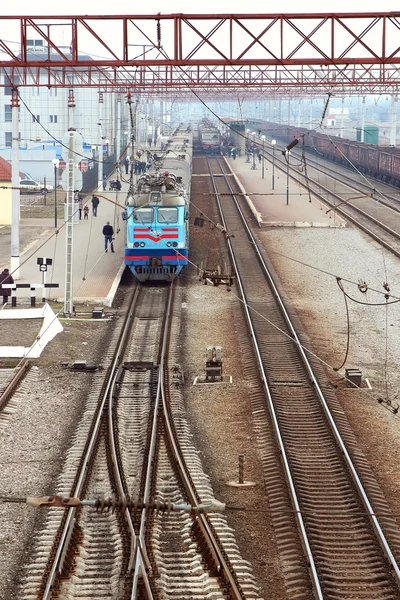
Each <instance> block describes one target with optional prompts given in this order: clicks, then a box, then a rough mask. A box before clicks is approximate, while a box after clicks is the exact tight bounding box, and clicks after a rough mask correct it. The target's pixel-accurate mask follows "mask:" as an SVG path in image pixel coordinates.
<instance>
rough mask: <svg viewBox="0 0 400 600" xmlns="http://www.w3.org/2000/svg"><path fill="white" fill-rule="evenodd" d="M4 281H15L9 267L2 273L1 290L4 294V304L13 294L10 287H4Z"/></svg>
mask: <svg viewBox="0 0 400 600" xmlns="http://www.w3.org/2000/svg"><path fill="white" fill-rule="evenodd" d="M3 283H4V284H6V283H14V279H13V276H12V275H10V271H9V270H8V269H4V270H3V271H2V272H1V273H0V290H1V294H2V295H3V304H7V302H8V297H9V296H11V290H10V288H3V287H2V285H3Z"/></svg>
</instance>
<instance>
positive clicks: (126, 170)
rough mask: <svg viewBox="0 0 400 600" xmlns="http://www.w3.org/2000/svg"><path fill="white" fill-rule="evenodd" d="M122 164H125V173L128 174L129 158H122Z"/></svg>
mask: <svg viewBox="0 0 400 600" xmlns="http://www.w3.org/2000/svg"><path fill="white" fill-rule="evenodd" d="M124 165H125V175H128V174H129V158H128V157H126V158H125V160H124Z"/></svg>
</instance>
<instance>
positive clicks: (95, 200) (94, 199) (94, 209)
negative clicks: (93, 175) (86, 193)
mask: <svg viewBox="0 0 400 600" xmlns="http://www.w3.org/2000/svg"><path fill="white" fill-rule="evenodd" d="M99 204H100V200H99V199H98V197H97V196H95V195H93V196H92V213H93V216H94V217H97V207H98V206H99Z"/></svg>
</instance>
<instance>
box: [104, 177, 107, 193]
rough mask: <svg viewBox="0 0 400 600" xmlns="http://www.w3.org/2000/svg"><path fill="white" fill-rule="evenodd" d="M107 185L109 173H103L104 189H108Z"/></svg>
mask: <svg viewBox="0 0 400 600" xmlns="http://www.w3.org/2000/svg"><path fill="white" fill-rule="evenodd" d="M106 187H107V175H103V190H104V191H106Z"/></svg>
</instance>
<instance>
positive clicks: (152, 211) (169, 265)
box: [122, 128, 192, 282]
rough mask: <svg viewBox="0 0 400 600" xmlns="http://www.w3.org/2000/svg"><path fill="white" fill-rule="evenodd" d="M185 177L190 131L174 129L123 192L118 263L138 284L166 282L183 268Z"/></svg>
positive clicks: (188, 177)
mask: <svg viewBox="0 0 400 600" xmlns="http://www.w3.org/2000/svg"><path fill="white" fill-rule="evenodd" d="M156 153H157V151H156ZM153 156H154V155H153ZM191 173H192V132H191V131H190V128H187V129H184V130H177V131H176V132H175V133H174V135H173V136H172V137H171V138H170V139H169V141H168V143H167V145H166V149H165V150H164V152H162V153H160V155H159V156H158V157H157V160H153V162H152V164H151V166H150V168H149V169H148V170H147V172H146V173H144V174H143V175H140V176H139V177H138V180H137V182H136V184H135V185H134V188H133V192H132V193H131V194H128V198H127V200H126V210H125V211H124V212H123V215H122V216H123V219H124V221H125V253H124V262H125V265H127V267H128V268H129V269H130V270H131V271H132V273H133V275H134V277H135V278H136V279H138V280H139V281H141V282H145V281H172V280H173V279H174V278H175V277H176V276H177V275H179V273H180V272H181V271H182V269H183V268H184V267H185V266H186V265H187V264H188V251H189V201H190V182H191Z"/></svg>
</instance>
